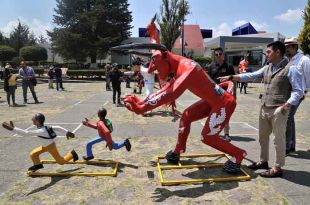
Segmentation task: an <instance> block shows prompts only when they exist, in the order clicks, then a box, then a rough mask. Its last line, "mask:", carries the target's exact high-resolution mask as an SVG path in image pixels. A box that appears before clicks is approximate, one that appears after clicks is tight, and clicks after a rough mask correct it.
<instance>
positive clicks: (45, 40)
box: [37, 35, 47, 44]
mask: <svg viewBox="0 0 310 205" xmlns="http://www.w3.org/2000/svg"><path fill="white" fill-rule="evenodd" d="M37 41H38V43H40V44H47V38H45V37H44V36H43V35H40V36H39V37H38V39H37Z"/></svg>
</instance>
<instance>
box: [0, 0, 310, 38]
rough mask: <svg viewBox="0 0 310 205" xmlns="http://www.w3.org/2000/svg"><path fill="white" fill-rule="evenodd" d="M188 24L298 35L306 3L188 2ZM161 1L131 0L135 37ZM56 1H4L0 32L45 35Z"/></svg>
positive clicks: (217, 30) (219, 30)
mask: <svg viewBox="0 0 310 205" xmlns="http://www.w3.org/2000/svg"><path fill="white" fill-rule="evenodd" d="M188 1H189V4H190V12H191V14H189V15H188V16H187V21H186V23H187V24H199V25H200V28H203V29H213V35H214V36H219V35H231V30H232V29H233V28H235V27H237V26H240V25H242V24H243V23H246V22H251V23H252V25H253V26H254V27H255V28H256V29H257V30H260V31H267V32H280V33H282V34H284V35H285V36H289V37H290V36H297V35H298V34H299V31H300V29H301V27H302V26H303V19H302V18H301V14H302V10H303V9H304V7H305V5H306V4H307V0H216V1H211V0H188ZM161 2H162V0H129V3H130V7H129V9H130V11H132V16H133V22H132V26H133V29H132V36H137V35H138V28H139V27H145V26H146V25H147V24H148V22H149V21H150V19H151V18H152V17H153V16H154V14H155V13H156V12H157V13H159V8H160V5H161ZM54 8H56V0H1V1H0V9H1V17H0V31H1V32H2V33H4V34H6V35H7V34H9V33H10V31H11V30H12V27H13V26H15V25H16V24H17V20H18V19H20V20H21V21H22V22H23V23H25V24H27V25H28V26H29V27H30V29H31V30H32V32H33V33H34V34H35V35H37V36H39V35H41V34H42V35H44V36H46V30H51V29H52V28H53V27H55V25H53V23H52V20H53V14H55V12H54Z"/></svg>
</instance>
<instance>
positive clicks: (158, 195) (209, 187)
mask: <svg viewBox="0 0 310 205" xmlns="http://www.w3.org/2000/svg"><path fill="white" fill-rule="evenodd" d="M197 186H198V187H191V188H187V189H186V188H185V189H179V190H171V191H170V190H169V189H168V188H156V189H155V191H154V193H153V196H152V198H153V199H155V202H163V201H165V200H166V199H168V198H169V197H172V196H178V197H184V198H197V197H200V196H202V195H204V194H206V193H210V192H214V191H223V190H230V189H234V188H236V187H237V186H238V182H236V181H235V182H221V183H212V184H208V183H204V184H202V185H197Z"/></svg>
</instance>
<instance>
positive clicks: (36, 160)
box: [2, 113, 79, 172]
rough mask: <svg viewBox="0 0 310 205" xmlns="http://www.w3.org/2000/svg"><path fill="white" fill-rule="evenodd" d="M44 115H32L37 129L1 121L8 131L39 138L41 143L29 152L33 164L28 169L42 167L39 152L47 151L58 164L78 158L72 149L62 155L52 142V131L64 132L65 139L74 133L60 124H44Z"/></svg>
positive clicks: (32, 169) (53, 135) (72, 136)
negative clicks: (26, 128)
mask: <svg viewBox="0 0 310 205" xmlns="http://www.w3.org/2000/svg"><path fill="white" fill-rule="evenodd" d="M44 121H45V116H44V115H43V114H41V113H37V114H35V115H34V116H33V117H32V122H33V124H34V125H35V126H36V127H37V129H33V130H23V129H20V128H18V127H15V126H14V124H13V122H12V121H10V123H7V122H4V123H2V126H3V127H4V128H5V129H7V130H10V131H13V132H15V133H16V134H19V135H22V136H37V137H39V139H40V140H41V143H42V145H41V146H39V147H37V148H35V149H33V150H32V151H31V152H30V157H31V160H32V162H33V166H31V167H30V168H29V169H28V171H30V172H35V171H37V170H39V169H42V168H43V164H42V162H41V160H40V157H39V156H40V154H42V153H45V152H48V153H50V154H51V155H52V157H53V158H54V159H55V160H56V162H57V163H58V164H61V165H63V164H65V163H66V162H68V161H70V160H72V159H73V161H76V160H78V158H79V157H78V155H77V153H76V152H75V151H74V150H72V151H71V152H68V153H67V154H66V155H65V156H64V157H62V156H61V155H60V154H59V152H58V150H57V147H56V144H55V142H54V140H53V139H54V138H55V137H56V133H55V132H54V130H55V131H57V132H62V133H65V134H66V136H67V139H69V138H74V137H75V135H74V133H72V132H69V131H68V130H66V129H65V128H63V127H60V126H51V127H49V126H44Z"/></svg>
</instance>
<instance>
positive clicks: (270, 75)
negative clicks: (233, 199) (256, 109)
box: [220, 41, 303, 177]
mask: <svg viewBox="0 0 310 205" xmlns="http://www.w3.org/2000/svg"><path fill="white" fill-rule="evenodd" d="M284 54H285V45H284V44H283V43H282V42H280V41H276V42H273V43H270V44H268V45H267V50H266V57H267V60H268V62H269V65H266V66H264V67H263V68H261V69H259V70H258V71H256V72H253V73H245V74H239V75H233V76H225V77H220V79H221V81H226V80H234V81H240V82H246V81H248V80H253V79H263V82H264V88H265V90H264V95H263V97H262V105H261V109H260V115H259V143H260V148H261V149H260V160H259V161H258V162H255V163H253V164H251V165H250V166H248V167H249V168H250V169H253V170H257V169H267V171H265V172H262V173H260V175H261V176H262V177H281V176H282V174H283V173H282V169H281V167H282V166H284V164H285V146H286V145H285V143H286V142H285V139H286V137H285V130H286V123H287V118H288V111H289V109H290V107H291V106H295V105H297V104H298V102H299V100H300V99H301V98H302V96H303V89H302V86H301V83H299V82H301V79H302V76H301V74H300V73H299V72H298V71H296V70H294V69H289V67H290V65H289V64H288V60H287V59H286V58H284V57H283V56H284ZM271 133H273V134H274V136H275V137H274V140H273V142H274V146H275V151H276V161H275V164H274V165H273V166H272V168H271V169H269V166H268V160H269V137H270V134H271Z"/></svg>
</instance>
